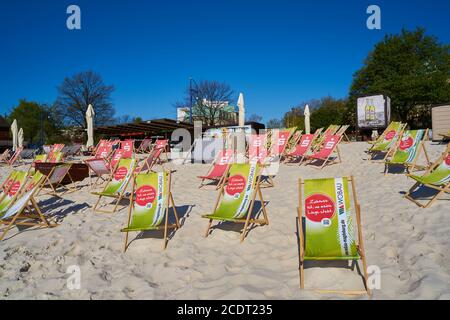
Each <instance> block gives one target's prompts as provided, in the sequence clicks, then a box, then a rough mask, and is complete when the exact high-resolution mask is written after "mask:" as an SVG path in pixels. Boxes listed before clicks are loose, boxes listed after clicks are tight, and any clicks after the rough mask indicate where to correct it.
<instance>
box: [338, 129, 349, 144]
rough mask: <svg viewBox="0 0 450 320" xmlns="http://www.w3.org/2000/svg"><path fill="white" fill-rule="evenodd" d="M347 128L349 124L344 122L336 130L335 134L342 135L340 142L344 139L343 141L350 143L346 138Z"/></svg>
mask: <svg viewBox="0 0 450 320" xmlns="http://www.w3.org/2000/svg"><path fill="white" fill-rule="evenodd" d="M348 128H350V126H349V125H348V124H344V125H342V126H341V127H340V128H339V130H338V131H336V134H337V135H339V136H342V142H344V139H345V143H350V139H349V138H348V136H347V134H346V133H345V132H346V131H347V130H348Z"/></svg>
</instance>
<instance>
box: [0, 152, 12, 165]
mask: <svg viewBox="0 0 450 320" xmlns="http://www.w3.org/2000/svg"><path fill="white" fill-rule="evenodd" d="M10 153H11V151H9V149H6V150H5V151H3V153H2V154H1V155H0V163H1V162H7V161H8V159H9V155H10Z"/></svg>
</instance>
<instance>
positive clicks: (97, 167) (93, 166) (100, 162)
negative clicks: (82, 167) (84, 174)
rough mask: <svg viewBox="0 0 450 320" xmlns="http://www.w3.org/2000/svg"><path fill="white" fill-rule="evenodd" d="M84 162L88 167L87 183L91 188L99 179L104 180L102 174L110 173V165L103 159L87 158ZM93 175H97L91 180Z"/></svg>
mask: <svg viewBox="0 0 450 320" xmlns="http://www.w3.org/2000/svg"><path fill="white" fill-rule="evenodd" d="M84 163H86V165H87V166H88V168H89V185H90V187H91V188H92V187H93V186H96V185H98V183H99V181H102V182H106V179H105V178H104V176H105V175H109V174H111V166H110V165H109V164H108V162H106V161H105V159H102V158H100V159H87V160H85V161H84ZM92 173H93V174H92ZM93 175H95V176H96V177H97V179H96V180H95V181H94V182H92V176H93Z"/></svg>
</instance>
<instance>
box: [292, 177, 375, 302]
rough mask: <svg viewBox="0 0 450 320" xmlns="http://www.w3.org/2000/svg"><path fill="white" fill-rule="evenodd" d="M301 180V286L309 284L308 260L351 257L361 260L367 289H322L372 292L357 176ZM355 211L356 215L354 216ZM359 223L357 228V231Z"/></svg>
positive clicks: (354, 261)
mask: <svg viewBox="0 0 450 320" xmlns="http://www.w3.org/2000/svg"><path fill="white" fill-rule="evenodd" d="M298 183H299V202H298V207H297V211H298V229H299V244H300V246H299V251H300V252H299V253H300V254H299V257H300V288H301V289H304V287H305V277H304V265H305V261H310V260H313V261H324V260H347V261H352V263H355V264H357V263H358V261H359V260H361V261H362V265H363V274H364V286H365V290H364V291H363V290H360V291H358V290H351V291H341V290H318V291H320V292H323V293H341V294H349V295H359V294H366V293H367V294H368V295H371V290H370V288H369V287H368V285H367V280H368V274H367V262H366V255H365V252H364V244H363V236H362V230H361V209H360V206H359V204H358V202H357V198H356V187H355V179H354V178H353V177H342V178H328V179H310V180H305V181H302V180H301V179H299V182H298ZM349 183H351V190H352V193H353V205H354V208H353V210H352V205H351V202H352V201H351V197H350V188H349ZM302 188H303V190H302ZM303 199H304V200H303ZM352 212H353V213H354V215H352ZM354 216H355V217H356V221H355V219H354ZM355 222H356V228H357V230H355ZM355 233H356V235H355Z"/></svg>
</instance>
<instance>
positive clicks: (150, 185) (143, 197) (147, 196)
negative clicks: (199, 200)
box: [121, 171, 181, 252]
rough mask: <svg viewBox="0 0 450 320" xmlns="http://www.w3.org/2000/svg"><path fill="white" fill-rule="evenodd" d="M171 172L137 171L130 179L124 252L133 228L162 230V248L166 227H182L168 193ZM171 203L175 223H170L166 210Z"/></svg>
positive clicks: (169, 192)
mask: <svg viewBox="0 0 450 320" xmlns="http://www.w3.org/2000/svg"><path fill="white" fill-rule="evenodd" d="M170 187H171V175H170V171H164V172H152V173H140V174H137V175H135V177H134V179H133V191H132V193H131V199H130V206H129V210H128V220H127V227H126V228H124V229H122V230H121V231H122V232H126V235H125V245H124V252H125V251H126V250H127V248H128V245H129V244H128V233H129V232H132V231H138V232H142V231H147V230H164V244H163V249H166V248H167V241H168V231H169V229H179V228H180V227H181V225H180V221H179V219H178V214H177V210H176V208H175V204H174V201H173V196H172V192H171V188H170ZM170 206H172V211H173V215H174V217H175V223H172V224H169V209H170Z"/></svg>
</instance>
